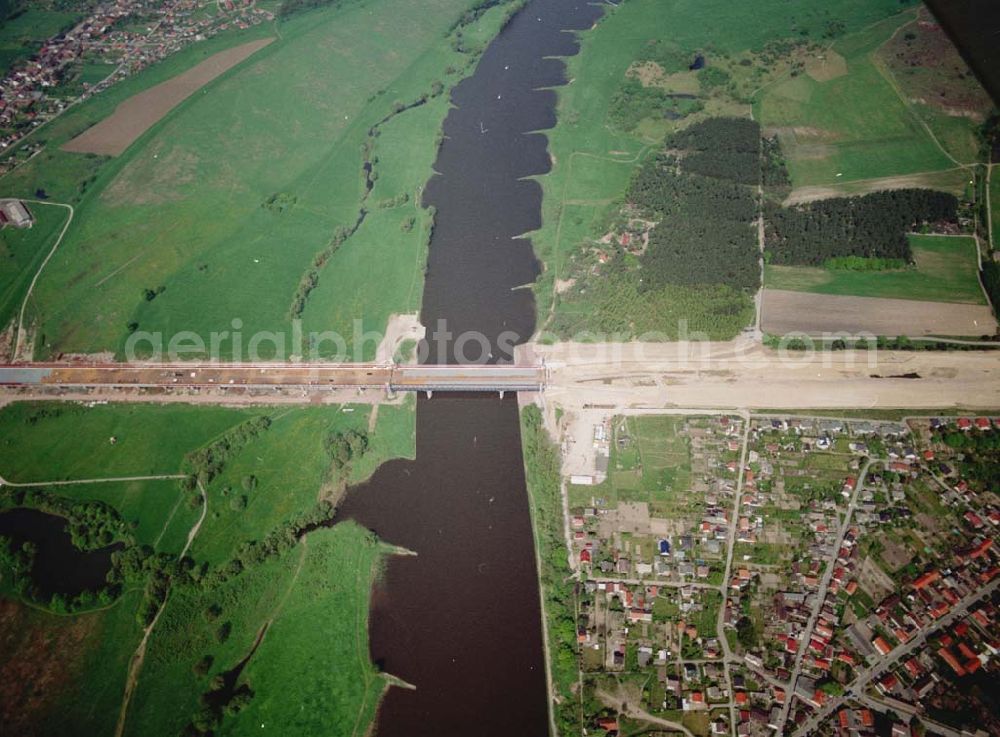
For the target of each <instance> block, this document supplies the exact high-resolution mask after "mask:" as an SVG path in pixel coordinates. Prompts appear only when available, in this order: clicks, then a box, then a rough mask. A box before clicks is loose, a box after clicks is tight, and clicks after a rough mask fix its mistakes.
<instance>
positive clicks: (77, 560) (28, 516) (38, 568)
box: [0, 508, 121, 600]
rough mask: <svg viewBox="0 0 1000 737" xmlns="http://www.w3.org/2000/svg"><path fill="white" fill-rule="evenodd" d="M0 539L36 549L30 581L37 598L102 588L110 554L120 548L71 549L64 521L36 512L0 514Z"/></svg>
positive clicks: (109, 563) (18, 511)
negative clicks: (30, 544) (6, 539)
mask: <svg viewBox="0 0 1000 737" xmlns="http://www.w3.org/2000/svg"><path fill="white" fill-rule="evenodd" d="M0 535H3V536H4V537H7V538H9V539H11V540H13V541H14V544H15V546H20V545H21V544H22V543H26V542H32V543H34V544H35V546H36V547H37V552H36V554H35V563H34V566H33V567H32V570H31V577H32V580H33V582H34V585H35V586H36V587H37V589H38V592H39V593H40V594H41V597H42V598H43V599H45V600H48V599H49V597H51V596H52V594H56V593H58V594H64V595H66V596H76V595H77V594H79V593H80V592H82V591H96V590H97V589H100V588H102V587H103V586H104V584H105V576H106V575H107V573H108V570H110V568H111V554H112V553H113V552H114V551H115V550H117V549H119V548H120V547H121V545H110V546H108V547H106V548H101V549H99V550H89V551H82V550H79V549H78V548H76V547H75V546H74V545H73V541H72V540H71V539H70V536H69V532H67V531H66V520H65V519H63V518H62V517H58V516H56V515H53V514H47V513H45V512H40V511H38V510H37V509H25V508H19V509H10V510H8V511H6V512H0Z"/></svg>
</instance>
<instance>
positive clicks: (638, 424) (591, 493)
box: [569, 416, 693, 516]
mask: <svg viewBox="0 0 1000 737" xmlns="http://www.w3.org/2000/svg"><path fill="white" fill-rule="evenodd" d="M685 421H686V418H684V417H675V416H659V417H652V416H650V417H627V418H626V417H617V418H615V419H614V421H613V423H612V426H613V432H614V441H615V442H614V444H613V446H612V449H611V457H610V460H609V463H608V478H607V481H605V482H604V483H603V484H601V485H600V486H597V487H585V486H579V487H577V486H570V487H569V491H570V498H569V504H570V506H571V507H577V506H590V505H591V503H592V498H593V497H595V496H596V497H600V498H603V499H604V500H605V504H604V506H605V507H607V508H609V509H614V508H615V507H616V506H618V503H619V502H647V503H648V504H649V505H650V514H651V515H653V516H664V515H667V514H669V515H672V516H684V514H685V510H687V509H688V508H693V507H692V505H691V501H692V500H691V493H690V487H691V451H690V447H689V444H688V440H687V438H685V437H683V436H681V435H680V434H679V431H681V430H682V429H683V428H684V424H685Z"/></svg>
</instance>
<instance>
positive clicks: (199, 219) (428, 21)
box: [25, 0, 503, 358]
mask: <svg viewBox="0 0 1000 737" xmlns="http://www.w3.org/2000/svg"><path fill="white" fill-rule="evenodd" d="M471 5H472V2H471V0H432V2H430V3H429V4H428V3H421V4H414V3H408V2H404V1H403V0H368V1H367V2H361V3H357V4H352V5H350V6H349V7H345V8H341V9H324V10H316V11H311V12H309V13H306V14H304V15H300V16H295V17H293V18H292V19H290V20H288V21H287V22H283V23H281V24H280V26H279V31H280V37H278V38H276V40H275V41H274V42H273V43H271V44H270V45H269V46H268V47H266V48H265V49H263V50H261V51H260V52H258V53H257V54H255V55H254V56H253V57H251V58H250V59H248V60H247V61H246V62H244V63H243V64H241V65H239V66H238V67H236V68H234V69H233V70H230V71H229V72H227V73H226V74H225V75H223V76H222V77H220V78H219V79H218V80H216V81H215V82H213V83H212V84H210V85H209V86H207V87H206V88H204V89H202V90H201V91H199V92H197V93H196V94H195V95H193V96H192V97H190V98H189V99H188V100H187V101H185V102H184V103H182V104H181V105H180V106H178V108H176V109H175V110H174V111H173V112H171V113H170V114H169V115H167V116H166V118H164V119H163V120H162V121H160V122H159V123H158V124H157V125H156V126H154V128H153V129H152V130H151V131H149V132H148V133H147V134H145V135H144V136H143V137H142V138H141V139H140V140H139V141H137V142H136V144H134V145H133V146H132V147H131V148H130V149H129V150H128V151H127V152H126V153H125V154H124V155H123V156H121V157H120V158H119V159H117V160H114V161H112V162H110V163H102V162H101V161H100V160H95V159H92V158H90V159H88V157H87V156H86V155H68V154H65V153H59V154H54V156H55V157H56V159H58V160H55V161H52V162H51V163H52V164H53V166H54V167H55V168H56V169H61V168H63V167H65V168H67V169H68V170H69V171H67V174H66V176H65V178H66V179H68V180H70V181H72V180H73V179H75V178H76V177H77V176H78V175H79V174H81V173H83V174H86V172H87V171H89V170H88V169H86V168H85V169H84V171H83V172H80V171H78V168H79V167H80V162H81V161H82V162H88V161H90V162H92V166H93V167H94V168H95V171H96V174H95V175H91V176H95V177H96V178H95V179H94V181H93V182H92V183H90V184H89V185H88V187H87V189H86V192H85V193H84V194H83V195H82V196H81V197H80V199H79V205H78V210H77V221H76V222H74V225H73V227H72V229H71V231H70V233H69V234H68V235H67V238H66V240H65V241H64V243H63V244H62V245H61V246H60V249H59V252H58V254H57V255H56V257H55V258H54V259H53V260H52V261H51V262H50V264H49V265H48V267H47V268H46V271H45V272H44V273H43V276H42V278H41V280H40V281H39V283H38V286H37V287H36V291H35V293H34V298H33V299H32V302H31V317H32V318H33V319H34V320H35V321H36V322H37V325H38V327H39V333H38V341H37V343H36V346H37V355H38V356H46V355H52V354H53V353H58V352H94V351H101V350H120V349H122V347H123V346H124V342H125V340H126V338H127V336H128V334H129V330H130V326H131V329H135V328H138V329H140V330H143V331H162V332H163V333H164V334H166V335H170V334H173V333H175V332H177V331H181V330H191V331H194V332H195V333H197V334H199V335H201V336H203V337H206V338H207V336H208V334H209V333H210V332H212V331H215V330H228V329H230V324H231V322H232V320H234V319H239V320H242V322H243V330H244V331H245V332H247V333H252V332H257V331H265V330H266V331H275V332H277V331H289V328H290V320H291V315H290V307H291V304H292V301H293V298H294V296H295V295H296V292H297V289H298V286H299V283H300V281H301V280H302V279H303V277H304V275H305V274H306V273H307V272H308V271H309V270H310V269H311V268H312V265H313V262H314V259H315V258H316V257H317V255H318V254H320V253H321V252H323V251H325V250H327V249H328V247H329V246H330V244H331V242H332V239H333V236H334V233H335V231H337V230H338V229H340V228H350V227H351V226H353V225H354V223H355V221H356V220H357V218H358V213H359V211H360V210H361V209H362V208H364V209H365V210H366V211H367V212H368V216H367V218H366V219H365V221H364V223H363V224H362V226H361V228H360V229H359V230H358V231H357V233H356V234H355V235H354V237H352V238H349V239H348V240H347V241H346V242H345V243H343V244H342V245H341V246H340V248H339V249H337V250H336V253H334V254H333V256H332V258H330V259H329V261H327V262H326V263H325V265H323V266H322V267H321V268H320V269H319V274H318V277H319V278H318V286H316V287H315V288H314V289H313V290H312V292H311V293H310V295H309V297H308V300H307V305H306V309H305V312H304V314H303V319H304V322H305V324H306V326H307V329H308V330H316V331H320V330H337V331H339V332H343V331H345V330H349V329H350V328H352V327H353V320H354V319H355V318H359V319H361V320H362V321H363V324H364V327H365V328H366V329H378V330H381V329H383V328H384V324H385V321H386V319H387V317H388V315H389V314H391V313H393V312H402V311H405V310H412V309H413V308H414V307H415V306H416V305H417V304H418V303H419V296H420V291H421V288H422V270H423V269H422V266H423V260H424V249H425V247H426V241H427V237H428V233H429V227H430V223H429V216H428V214H427V213H426V212H424V211H423V210H421V209H420V208H419V207H418V204H419V194H420V188H421V187H422V185H423V183H424V182H425V181H426V180H427V178H428V177H429V176H430V174H431V167H430V165H431V163H432V162H433V158H434V154H435V148H436V137H437V135H438V130H439V128H440V122H441V120H442V118H443V116H444V115H445V114H446V112H447V102H446V99H445V97H446V96H445V95H440V94H439V95H438V96H433V95H434V92H435V91H436V90H437V91H443V90H444V89H446V88H447V87H448V86H450V85H451V84H453V83H455V82H457V81H458V79H459V78H460V76H461V75H462V74H463V73H464V72H463V70H465V69H466V68H467V67H468V65H469V64H470V63H472V61H474V59H475V56H474V53H471V52H468V51H465V52H461V51H456V50H455V49H454V48H453V43H452V42H453V40H454V39H453V38H449V32H450V29H452V27H453V26H454V25H455V23H456V21H457V20H458V19H459V18H460V17H461V15H462V13H463V12H464V11H465V10H466V9H468V8H469V7H470V6H471ZM502 20H503V16H502V14H501V13H500V12H490V13H486V14H485V15H483V17H481V18H480V19H479V20H478V21H477V25H476V27H475V28H472V29H470V28H465V29H464V30H463V33H466V32H467V33H471V34H472V35H473V36H475V35H476V34H479V35H482V36H483V37H484V38H485V37H488V36H489V35H492V33H493V32H495V30H496V28H498V27H499V24H500V23H501V22H502ZM268 32H271V33H273V28H272V29H264V28H258V29H255V30H254V31H253V32H252V33H247V34H242V35H241V36H240V37H239V40H240V41H245V40H247V39H249V38H251V37H253V36H258V37H259V36H261V35H265V34H266V33H268ZM231 41H232V39H231ZM470 45H471V46H472V47H475V48H478V47H479V46H481V44H477V43H475V41H474V39H473V42H471V43H470ZM219 46H221V44H217V45H216V47H219ZM180 66H182V65H181V64H180V63H179V62H178V64H177V65H176V70H177V71H179V68H180ZM164 76H165V75H163V74H162V73H160V74H159V75H158V77H159V78H162V77H164ZM159 78H158V79H157V81H159ZM150 81H152V80H150ZM435 83H438V84H435ZM113 89H117V87H116V88H113ZM98 97H101V96H98ZM117 97H120V95H118V96H116V99H117ZM421 97H427V98H428V99H429V102H428V103H427V104H426V105H422V106H419V107H416V108H412V109H409V110H405V111H403V112H401V113H399V114H398V115H394V114H393V113H394V111H397V110H398V109H399V107H400V106H401V104H409V103H412V102H414V101H416V100H418V99H419V98H421ZM105 107H106V108H107V109H109V106H105ZM107 109H106V110H105V112H107ZM94 118H98V116H94ZM386 118H389V120H387V121H386V122H384V123H383V124H381V125H379V126H378V130H377V134H376V136H375V137H374V138H373V139H372V141H369V132H370V130H371V129H372V127H373V126H376V125H378V124H379V123H380V121H383V120H385V119H386ZM98 119H99V118H98ZM77 127H79V129H81V130H82V129H83V128H84V127H85V126H74V129H76V128H77ZM77 132H78V131H77ZM366 144H367V145H372V144H373V149H372V152H371V154H370V156H369V157H370V159H371V160H372V161H374V162H375V165H374V169H375V176H376V177H377V180H376V186H375V189H374V190H373V191H372V192H371V193H370V194H368V195H366V192H365V187H364V178H363V172H362V168H361V165H362V161H363V154H362V147H363V146H365V145H366ZM67 157H68V158H67ZM276 160H280V161H281V166H275V165H274V162H275V161H276ZM42 163H43V164H44V162H42ZM41 168H42V169H43V170H44V167H41ZM29 174H31V172H26V173H25V177H27V176H28V175H29ZM383 176H384V177H385V181H384V182H383V181H382V177H383ZM39 181H44V172H43V173H42V176H40V177H39ZM31 183H32V184H34V183H35V182H34V181H33V180H32V181H31ZM67 185H68V183H67ZM67 185H63V184H61V182H60V180H59V179H56V180H53V185H50V188H49V189H47V190H46V191H47V192H48V193H49V194H50V195H51V196H53V197H56V196H57V195H58V194H70V195H71V196H72V193H71V187H69V186H67ZM402 196H406V197H407V198H408V199H407V201H406V202H405V204H404V205H402V206H397V207H385V206H383V204H382V201H383V200H391V199H392V198H394V197H402ZM274 197H278V198H280V200H281V201H282V202H284V203H286V206H285V207H283V208H280V209H279V208H274V207H268V206H266V203H267V202H268V201H269V199H271V198H274ZM410 217H413V218H414V222H413V224H412V225H410V226H407V225H405V224H404V223H405V222H406V221H407V220H408V219H409V218H410ZM159 287H164V289H163V291H162V293H160V294H159V295H158V296H157V297H156V298H155V299H154V300H152V301H147V300H146V299H145V297H144V296H143V295H144V290H145V289H153V290H156V289H158V288H159ZM296 348H298V347H292V346H291V345H286V353H293V352H297V350H296ZM369 350H373V348H371V349H369ZM353 357H354V358H365V357H370V356H369V355H366V354H365V355H356V356H353Z"/></svg>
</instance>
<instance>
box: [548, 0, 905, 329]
mask: <svg viewBox="0 0 1000 737" xmlns="http://www.w3.org/2000/svg"><path fill="white" fill-rule="evenodd" d="M899 8H900V4H899V2H898V1H896V0H877V1H875V2H863V1H862V0H836V1H835V2H828V3H818V2H815V3H806V4H799V5H797V6H796V7H795V9H794V11H792V10H790V9H789V7H788V5H787V3H785V2H783V1H782V0H765V2H758V3H752V4H750V3H736V4H733V3H728V2H723V0H708V1H707V2H700V3H691V2H681V1H679V0H668V1H663V0H630V2H628V3H622V4H621V5H619V6H618V7H610V6H608V5H605V6H604V10H605V16H604V17H603V18H602V19H601V20H600V21H599V22H598V23H597V24H596V25H595V26H594V27H593V28H592V29H590V30H587V31H583V32H582V33H580V40H581V49H580V53H579V54H578V55H577V56H574V57H570V58H569V59H567V65H568V71H567V76H568V77H569V78H570V79H571V80H573V82H572V83H571V84H569V85H567V86H565V87H561V88H559V89H558V95H559V103H558V123H557V125H556V127H555V128H554V129H553V130H551V131H549V132H548V135H549V149H550V151H551V152H552V155H553V160H554V165H553V169H552V172H551V173H549V174H548V175H545V176H543V177H541V178H540V181H541V184H542V187H543V190H544V199H543V204H542V219H543V224H542V227H541V229H540V230H539V231H537V232H535V233H533V234H532V239H533V243H534V245H535V249H536V251H537V253H538V255H539V257H540V258H541V259H542V260H543V261H544V262H545V265H546V270H545V272H544V273H543V274H542V275H541V277H540V278H539V282H538V285H537V287H536V293H537V296H538V304H539V311H540V313H541V314H540V320H539V324H540V325H543V324H544V323H545V318H546V317H547V316H548V315H549V313H550V312H551V311H554V312H555V314H556V315H557V316H559V315H562V314H564V313H565V315H566V319H563V318H561V317H559V318H558V319H557V320H556V324H557V325H560V326H563V325H575V324H576V323H577V322H579V323H580V324H586V323H588V322H589V323H595V322H596V321H597V320H599V319H600V316H601V315H602V314H605V313H607V311H608V310H609V309H610V308H609V306H608V305H607V304H606V303H607V302H608V299H611V300H612V301H613V298H612V297H609V298H608V299H605V296H604V295H602V294H601V293H600V290H599V289H596V290H594V296H593V298H592V299H591V300H589V301H588V300H587V299H584V300H577V301H574V302H573V303H569V302H567V301H564V300H562V299H560V298H559V297H558V296H557V295H556V294H555V293H554V292H555V285H556V282H557V280H559V279H564V278H566V276H567V272H568V270H569V269H568V267H569V263H568V262H569V258H570V256H571V255H572V254H574V253H576V252H578V250H579V249H580V247H581V244H582V243H583V242H584V241H586V239H588V238H594V237H597V236H599V235H601V228H602V227H603V225H604V224H605V223H606V222H607V220H608V217H609V215H611V214H613V213H614V212H615V211H616V210H617V207H618V206H619V205H620V203H621V199H622V197H623V195H624V193H625V190H626V188H627V186H628V182H629V179H630V177H631V175H632V173H633V171H634V170H635V168H636V166H637V164H638V163H639V162H640V161H642V159H643V158H644V157H645V156H647V155H648V154H649V153H650V152H651V151H653V150H655V148H656V146H657V145H658V144H659V142H660V140H662V137H663V135H664V134H665V133H668V132H670V131H671V130H672V129H674V128H676V127H678V126H679V125H686V124H688V123H690V122H693V121H695V120H698V119H700V118H703V117H705V116H707V115H710V114H715V115H717V114H729V115H732V114H743V115H745V114H748V113H749V107H748V106H747V105H745V104H744V105H742V106H741V105H739V104H736V103H735V102H734V101H729V102H723V101H720V100H721V98H717V97H712V98H709V99H707V100H706V101H705V110H704V111H703V112H702V113H698V114H695V115H692V116H689V117H687V118H684V119H683V120H681V121H665V120H662V119H647V120H643V121H640V123H639V125H638V126H637V127H636V128H635V129H634V130H633V131H632V132H629V133H627V132H624V131H622V130H621V129H619V128H617V127H616V126H615V125H613V124H612V123H611V118H613V117H614V116H613V112H614V111H613V108H614V105H615V96H616V93H617V92H618V90H619V89H620V87H621V85H622V83H623V80H624V78H625V74H626V72H627V70H628V69H629V67H630V66H631V65H632V63H633V62H634V61H635V60H636V59H637V58H639V57H640V56H641V54H642V53H643V51H644V49H645V48H646V47H647V46H648V45H649V44H650V43H653V42H655V41H657V40H661V39H666V40H667V41H668V42H669V45H670V48H671V49H672V50H673V51H675V52H677V53H680V54H682V55H689V56H690V57H691V58H692V59H693V58H694V55H695V54H696V53H705V54H706V58H707V60H708V64H709V65H712V63H713V60H716V59H721V60H729V59H732V58H735V57H736V56H738V55H747V54H753V53H758V52H760V50H761V49H763V47H764V46H765V44H766V43H767V42H768V41H774V40H785V39H790V38H795V37H798V38H802V37H804V36H805V35H808V36H809V37H810V38H814V39H818V38H820V37H821V35H822V34H823V32H824V31H825V30H826V29H827V27H828V24H829V22H830V19H832V18H836V19H838V20H842V21H843V23H844V27H845V30H846V31H847V32H856V31H858V30H859V29H862V28H865V27H867V26H870V25H871V24H873V23H876V22H879V21H882V20H884V19H886V18H887V17H895V16H896V14H898V13H899ZM892 22H897V21H892ZM735 68H737V69H738V68H739V66H738V65H737V66H736V67H735ZM675 293H676V297H671V296H670V295H669V294H667V295H655V296H646V297H643V296H641V295H638V296H634V298H633V297H630V298H629V300H630V304H631V306H629V307H628V308H627V309H626V310H625V311H626V312H628V314H629V315H630V316H631V319H632V320H633V321H634V322H635V324H638V323H643V322H644V321H645V322H648V320H647V319H646V318H645V317H644V315H648V314H653V313H655V314H671V313H672V311H676V312H678V313H682V314H689V315H690V314H694V315H697V317H696V319H695V321H694V322H698V320H703V321H704V322H705V324H706V325H709V326H712V327H709V329H710V330H712V332H713V334H715V333H718V331H719V328H717V327H715V326H714V324H713V320H714V319H715V313H714V312H712V311H710V312H709V313H706V314H704V315H701V314H700V313H699V311H698V308H697V307H696V306H695V304H696V303H698V299H697V298H696V297H693V296H692V295H690V294H688V293H687V291H685V290H675ZM714 299H718V300H720V302H726V305H725V306H724V308H723V307H722V306H721V305H720V306H719V308H718V309H720V310H723V311H724V312H726V313H727V314H736V315H740V316H746V317H747V318H748V319H749V315H750V313H751V312H752V309H750V308H749V307H748V305H747V304H744V303H742V302H739V303H735V302H733V299H732V298H731V297H723V296H722V295H716V294H714V293H712V294H711V295H708V296H707V297H706V300H714ZM672 300H673V301H675V302H676V304H673V303H672ZM703 301H704V300H703ZM727 319H728V318H727ZM616 321H617V320H615V321H611V322H616ZM661 322H662V321H661ZM626 323H627V320H626ZM741 324H743V323H742V322H741ZM657 328H659V325H658V326H657ZM692 329H700V328H698V326H696V325H692ZM737 329H738V328H737ZM728 330H731V328H729V329H727V331H728ZM718 337H729V336H728V335H721V334H720V335H719V336H718Z"/></svg>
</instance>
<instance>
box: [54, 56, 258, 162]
mask: <svg viewBox="0 0 1000 737" xmlns="http://www.w3.org/2000/svg"><path fill="white" fill-rule="evenodd" d="M273 40H274V39H273V38H263V39H259V40H257V41H250V42H248V43H245V44H241V45H239V46H234V47H233V48H231V49H226V50H225V51H220V52H219V53H217V54H213V55H212V56H210V57H209V58H207V59H205V61H203V62H201V63H200V64H198V65H197V66H195V67H192V68H191V69H188V70H187V71H186V72H184V73H183V74H178V75H177V76H176V77H174V78H173V79H168V80H167V81H166V82H161V83H160V84H158V85H156V86H155V87H150V88H149V89H148V90H145V91H144V92H140V93H139V94H137V95H133V96H132V97H130V98H129V99H127V100H125V102H123V103H122V104H121V105H119V106H118V107H117V108H116V109H115V111H114V112H113V113H112V114H111V115H109V116H108V117H107V118H105V119H104V120H102V121H101V122H100V123H98V124H97V125H94V126H91V127H90V128H88V129H87V130H85V131H84V132H83V133H81V134H80V135H78V136H77V137H76V138H74V139H73V140H71V141H69V142H67V143H66V144H64V145H63V147H62V148H63V150H64V151H73V152H75V153H83V154H87V153H93V154H103V155H106V156H118V155H119V154H121V153H122V152H123V151H124V150H125V149H127V148H128V147H129V146H130V145H132V143H133V142H134V141H135V140H136V139H137V138H138V137H139V136H141V135H142V134H143V133H145V132H146V131H147V130H149V129H150V128H152V127H153V125H155V124H156V123H157V122H158V121H159V120H160V118H162V117H163V116H164V115H166V114H167V113H169V112H170V111H171V110H172V109H173V108H174V107H176V106H177V105H178V104H180V103H181V102H183V101H184V100H185V99H186V98H187V97H189V96H190V95H191V94H192V93H194V92H197V91H198V90H199V89H200V88H202V87H204V86H205V85H206V84H208V83H209V82H211V81H212V80H213V79H215V78H216V77H218V76H219V75H220V74H222V73H223V72H225V71H227V70H229V69H231V68H233V67H234V66H236V65H237V64H239V63H240V62H241V61H243V60H244V59H246V58H247V57H248V56H250V55H251V54H253V53H254V52H256V51H258V50H259V49H262V48H264V47H265V46H267V45H268V44H269V43H271V42H272V41H273Z"/></svg>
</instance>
